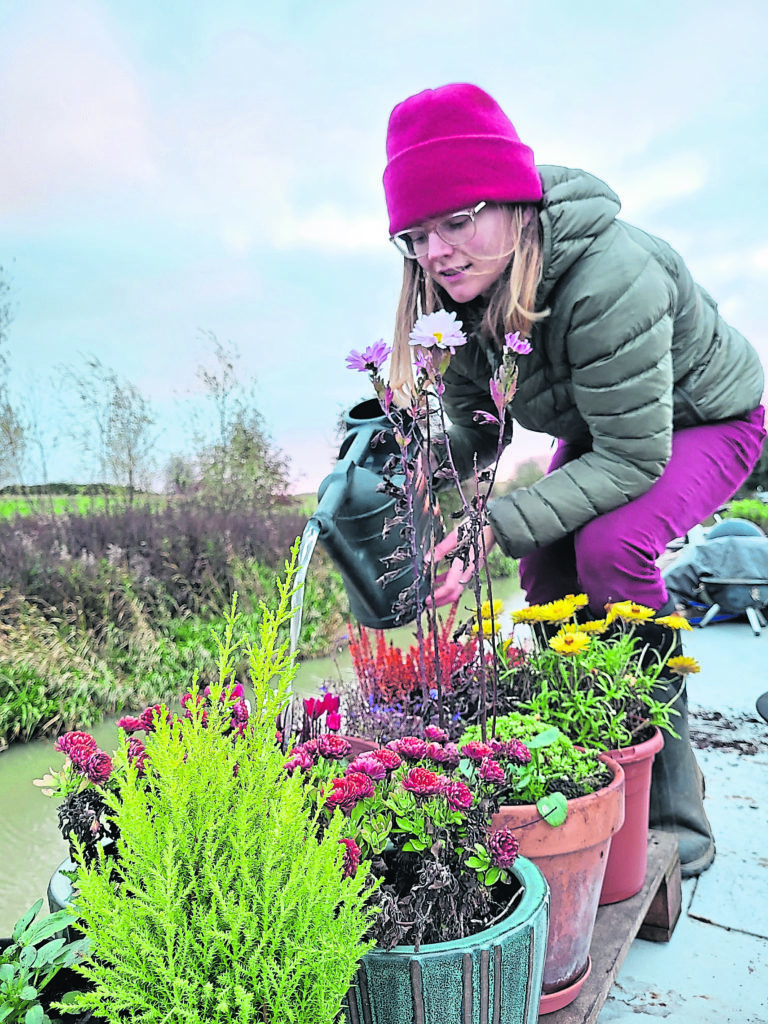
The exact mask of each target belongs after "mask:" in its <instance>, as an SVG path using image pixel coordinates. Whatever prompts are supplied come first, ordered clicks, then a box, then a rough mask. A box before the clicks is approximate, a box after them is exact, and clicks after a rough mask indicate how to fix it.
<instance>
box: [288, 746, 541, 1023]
mask: <svg viewBox="0 0 768 1024" xmlns="http://www.w3.org/2000/svg"><path fill="white" fill-rule="evenodd" d="M350 753H351V751H350V745H349V743H348V741H346V740H345V739H343V738H341V737H339V736H336V735H332V734H325V735H321V736H320V737H318V738H317V739H312V740H309V741H308V742H306V743H304V744H300V745H298V746H296V747H294V748H293V749H292V750H291V752H290V754H289V757H288V760H287V762H286V770H287V771H288V772H289V773H291V774H294V775H298V776H300V777H301V778H302V779H303V781H304V784H305V786H306V790H307V793H308V795H309V798H310V800H311V801H312V802H313V803H316V805H317V807H318V810H319V813H320V815H321V817H322V819H323V820H324V821H326V822H327V823H329V824H330V823H331V822H333V821H335V820H337V818H338V815H339V812H341V813H342V815H343V822H344V836H345V842H346V843H347V845H348V849H349V853H350V858H351V863H352V865H354V864H355V863H357V862H358V861H360V862H362V861H369V862H370V864H371V874H372V876H373V877H374V878H375V879H376V882H377V885H376V887H375V888H373V889H372V890H371V903H372V905H373V906H374V907H375V909H376V911H377V913H376V916H375V917H374V919H373V924H372V927H371V929H370V932H369V936H370V937H371V938H373V939H374V940H375V942H376V946H375V948H374V949H372V950H370V951H368V952H367V953H366V954H365V955H364V956H363V958H362V964H361V967H360V969H359V971H358V975H357V981H356V984H355V986H354V987H353V988H352V989H351V990H350V993H349V995H348V998H347V1003H346V1019H347V1021H349V1022H351V1024H357V1022H358V1021H371V1022H379V1024H383V1022H385V1021H394V1020H398V1021H400V1020H402V1021H423V1022H425V1024H440V1022H442V1021H444V1020H453V1019H458V1014H459V1013H460V1012H462V1007H466V1006H467V1005H470V1006H474V1007H475V1009H476V1012H477V1013H479V1014H480V1019H488V1020H492V1019H494V1012H495V1014H496V1019H499V1014H500V1015H501V1018H503V1019H504V1020H505V1021H508V1022H510V1024H515V1022H526V1024H527V1022H533V1021H535V1020H536V1019H537V1017H538V1007H539V996H540V991H541V982H542V971H543V965H544V956H545V948H546V938H547V925H548V909H549V897H548V889H547V886H546V883H545V882H544V880H543V877H542V875H541V873H540V872H539V871H538V869H537V868H536V867H535V866H534V865H533V864H531V863H530V862H529V861H527V860H525V859H524V858H518V857H517V850H518V843H517V839H516V837H515V835H514V834H513V833H512V831H510V830H506V829H496V830H491V828H490V825H491V819H492V816H493V814H494V812H495V811H496V810H497V809H498V807H499V805H500V801H501V800H503V799H504V795H505V794H506V793H507V792H508V791H511V790H515V789H517V788H519V787H520V786H521V785H524V781H523V780H524V779H525V778H527V777H528V776H529V775H530V762H531V755H530V753H529V751H528V750H527V748H526V747H525V746H524V745H523V744H522V743H519V742H518V741H516V740H512V741H510V742H509V743H506V744H497V745H496V747H495V748H494V750H493V751H492V752H491V751H490V748H486V747H485V746H484V745H483V744H480V743H476V744H468V745H465V746H464V747H463V748H462V749H457V747H456V745H455V744H452V743H450V742H449V741H448V736H447V734H446V733H445V732H443V731H441V730H440V729H439V728H437V727H435V726H428V727H427V730H426V738H424V739H422V738H420V737H416V736H409V737H403V738H401V739H399V740H395V741H393V742H391V743H390V744H389V745H388V746H386V747H382V748H376V749H373V750H370V751H367V752H364V753H362V754H358V755H357V756H354V757H352V758H351V759H350ZM438 980H439V984H438ZM494 1007H495V1010H494Z"/></svg>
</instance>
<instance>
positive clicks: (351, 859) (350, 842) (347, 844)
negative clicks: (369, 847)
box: [339, 839, 360, 878]
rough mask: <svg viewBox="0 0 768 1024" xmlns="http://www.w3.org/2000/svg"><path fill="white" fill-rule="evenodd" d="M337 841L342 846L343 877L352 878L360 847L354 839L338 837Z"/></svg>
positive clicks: (358, 859) (357, 862)
mask: <svg viewBox="0 0 768 1024" xmlns="http://www.w3.org/2000/svg"><path fill="white" fill-rule="evenodd" d="M339 843H340V844H341V845H342V846H343V847H344V859H343V861H342V864H343V867H344V874H343V876H342V877H344V878H354V876H355V873H356V871H357V866H358V864H359V863H360V847H359V846H358V845H357V843H356V842H355V840H354V839H340V840H339Z"/></svg>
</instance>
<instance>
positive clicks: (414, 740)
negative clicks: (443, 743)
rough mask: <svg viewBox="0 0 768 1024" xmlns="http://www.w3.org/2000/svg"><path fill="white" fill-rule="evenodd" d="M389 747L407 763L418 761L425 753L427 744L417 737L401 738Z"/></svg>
mask: <svg viewBox="0 0 768 1024" xmlns="http://www.w3.org/2000/svg"><path fill="white" fill-rule="evenodd" d="M390 746H391V747H392V749H393V750H394V751H395V753H397V754H399V755H400V757H404V758H405V759H406V760H408V761H420V760H421V759H422V757H424V755H425V754H426V752H427V744H426V743H425V741H424V740H422V739H420V738H419V737H418V736H403V737H402V738H401V739H399V740H394V741H393V742H392V743H391V744H390Z"/></svg>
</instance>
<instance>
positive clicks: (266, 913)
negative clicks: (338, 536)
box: [76, 548, 372, 1024]
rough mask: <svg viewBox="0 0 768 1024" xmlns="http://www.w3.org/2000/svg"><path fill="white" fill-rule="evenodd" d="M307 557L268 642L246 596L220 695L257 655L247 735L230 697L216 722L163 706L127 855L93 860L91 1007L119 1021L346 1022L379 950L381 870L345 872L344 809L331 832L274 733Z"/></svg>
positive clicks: (135, 783)
mask: <svg viewBox="0 0 768 1024" xmlns="http://www.w3.org/2000/svg"><path fill="white" fill-rule="evenodd" d="M295 561H296V548H294V551H293V558H292V560H291V562H290V563H286V576H285V582H282V581H279V582H278V587H279V591H280V602H279V606H278V608H277V610H276V611H275V612H270V611H269V610H268V609H267V608H266V607H264V608H263V618H262V623H261V631H260V632H261V635H260V638H259V642H258V644H255V645H252V646H251V647H250V648H249V647H248V645H246V644H244V643H243V642H242V641H238V640H236V639H235V633H236V623H237V616H236V614H235V608H234V604H233V608H232V613H231V615H230V617H229V619H228V623H227V631H226V635H225V637H224V639H223V640H222V641H221V642H220V652H219V683H218V690H219V692H223V693H225V694H226V693H228V692H229V687H231V685H232V683H233V681H234V675H233V666H234V665H235V664H236V663H237V662H238V661H239V658H240V654H241V653H242V652H241V651H240V648H241V646H244V647H245V648H246V649H247V652H248V657H249V663H250V675H251V681H252V684H253V687H254V690H255V699H254V705H253V708H252V713H251V717H250V721H249V725H248V727H247V728H246V730H245V732H244V734H243V735H242V737H238V736H236V735H232V736H227V735H225V734H224V733H225V730H226V728H227V724H228V722H229V718H230V716H229V715H228V714H227V711H226V700H225V701H224V702H223V703H222V705H221V706H222V709H223V713H222V714H219V713H218V711H217V708H216V707H214V708H213V710H212V711H209V713H208V718H207V721H203V720H202V717H201V712H200V711H199V710H193V711H192V717H191V718H190V719H189V720H179V719H175V720H173V721H169V720H168V716H167V715H166V713H165V709H163V714H161V715H160V716H158V720H157V728H156V732H155V733H154V734H152V735H150V736H149V737H148V740H147V754H148V757H147V763H146V775H145V776H144V777H140V776H139V775H138V774H137V771H136V770H135V768H133V769H131V770H130V771H129V774H128V779H127V782H126V783H125V784H124V785H123V787H122V789H121V791H120V792H119V793H118V794H117V796H116V798H115V801H114V813H115V817H116V820H117V823H118V826H119V830H120V840H119V845H118V860H117V863H116V865H112V864H110V862H109V861H105V862H103V863H102V864H100V865H99V864H96V865H94V866H93V867H92V868H90V869H89V868H86V867H84V866H81V867H80V868H79V871H78V881H77V887H78V890H79V895H78V896H77V898H76V910H77V914H78V916H79V917H80V919H81V927H82V928H83V929H84V931H85V934H86V936H87V937H88V938H89V939H90V942H91V955H90V959H89V962H88V963H87V965H86V966H85V967H84V968H83V969H82V973H83V974H84V975H85V977H87V978H88V979H90V981H91V982H92V983H93V985H94V986H95V988H94V991H92V992H90V993H84V994H83V995H82V996H81V998H80V1000H79V1006H80V1007H90V1008H92V1009H93V1010H94V1011H95V1013H96V1015H98V1016H103V1017H104V1018H105V1019H106V1020H107V1021H109V1022H111V1024H118V1022H120V1024H124V1022H125V1021H126V1020H129V1021H131V1022H132V1024H160V1022H163V1024H182V1022H183V1024H198V1022H199V1024H203V1022H205V1024H218V1022H221V1024H257V1022H264V1024H278V1022H280V1024H290V1022H296V1024H331V1022H333V1021H335V1020H337V1019H338V1014H339V1010H340V1007H341V1001H342V998H343V996H344V994H345V993H346V991H347V989H348V988H349V986H350V984H351V982H352V979H353V976H354V972H355V967H356V964H357V961H358V959H359V958H360V957H361V956H362V954H363V953H364V952H365V951H366V950H367V949H368V948H370V945H371V944H370V943H366V942H364V941H363V935H364V934H365V932H366V930H367V929H368V927H369V923H370V915H371V913H372V911H371V910H370V909H369V907H368V906H367V905H366V896H367V895H368V892H369V889H368V887H369V884H370V883H369V880H368V877H367V870H366V867H365V865H362V864H361V865H360V867H359V868H358V869H357V873H356V874H355V875H354V877H347V878H345V877H343V867H342V861H343V856H342V855H343V852H344V847H343V846H341V845H339V842H338V839H339V826H340V825H341V818H340V817H339V816H338V815H337V817H336V819H335V820H334V821H333V822H332V823H331V825H330V827H328V829H327V830H326V831H325V833H324V834H323V835H322V837H320V836H319V831H318V821H317V819H316V811H314V810H313V809H312V808H311V807H309V806H308V805H307V803H306V802H305V798H304V792H303V788H302V781H301V778H300V773H298V772H297V773H296V775H295V777H291V776H289V775H287V774H285V772H284V771H283V762H284V756H283V754H282V753H281V751H280V749H279V747H278V746H277V745H276V743H275V719H276V716H277V714H278V712H279V711H280V710H281V709H282V708H283V707H284V706H285V704H286V701H287V688H288V685H289V682H290V679H291V677H292V675H293V672H294V665H293V659H292V657H291V656H290V655H289V653H288V650H287V645H286V644H282V645H279V644H278V631H279V630H280V627H281V626H284V624H285V622H286V621H287V620H288V619H289V618H290V611H289V605H290V594H291V586H292V581H293V579H294V576H295V570H296V566H295ZM193 692H194V690H193ZM212 696H213V697H214V701H213V703H214V704H216V703H218V694H217V691H216V690H214V692H213V694H212Z"/></svg>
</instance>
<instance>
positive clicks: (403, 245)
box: [392, 231, 428, 260]
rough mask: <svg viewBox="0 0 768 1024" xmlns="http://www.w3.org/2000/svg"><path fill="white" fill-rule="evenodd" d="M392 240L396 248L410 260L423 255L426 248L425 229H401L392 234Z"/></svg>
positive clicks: (426, 237)
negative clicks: (396, 233)
mask: <svg viewBox="0 0 768 1024" xmlns="http://www.w3.org/2000/svg"><path fill="white" fill-rule="evenodd" d="M392 241H393V242H394V243H395V245H396V246H397V248H398V249H399V250H400V252H401V253H402V254H403V256H406V257H407V258H408V259H410V260H415V259H418V257H419V256H423V255H424V254H425V253H426V251H427V249H428V236H427V234H426V232H425V231H401V232H400V234H399V235H394V236H393V237H392Z"/></svg>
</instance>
